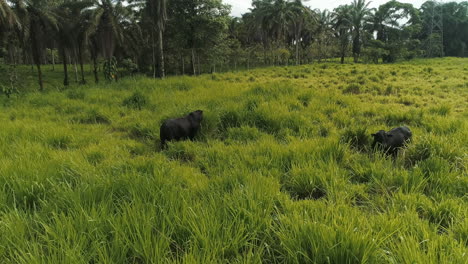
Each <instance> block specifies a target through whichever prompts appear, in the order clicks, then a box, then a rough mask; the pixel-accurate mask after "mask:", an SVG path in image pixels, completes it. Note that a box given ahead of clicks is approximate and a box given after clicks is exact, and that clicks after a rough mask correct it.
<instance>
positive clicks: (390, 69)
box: [0, 58, 468, 264]
mask: <svg viewBox="0 0 468 264" xmlns="http://www.w3.org/2000/svg"><path fill="white" fill-rule="evenodd" d="M22 74H23V75H24V78H25V79H27V78H29V77H27V76H26V75H25V74H27V72H26V71H25V72H23V73H22ZM45 75H47V72H46V74H45ZM54 76H55V75H54ZM56 78H57V79H52V80H50V83H56V84H57V86H53V87H51V86H47V83H46V92H44V93H38V92H22V93H21V94H19V95H18V94H14V95H13V96H12V98H10V99H7V98H6V97H5V96H4V95H1V96H0V124H1V126H0V262H2V263H28V264H30V263H467V262H468V211H467V209H466V208H468V196H467V193H468V141H467V138H468V111H467V109H468V108H467V106H468V60H467V59H456V58H445V59H432V60H415V61H411V62H406V63H399V64H393V65H360V64H359V65H339V64H335V63H324V64H314V65H304V66H297V67H274V68H266V69H256V70H252V71H242V72H237V73H222V74H215V75H202V76H199V77H170V78H167V79H165V80H153V79H148V78H144V77H136V78H127V79H123V80H122V81H121V82H118V83H112V84H101V85H99V86H95V85H92V84H88V85H86V86H72V87H70V88H68V89H66V90H62V89H61V88H57V87H59V86H58V85H59V83H60V79H59V78H60V76H59V74H56ZM31 85H32V84H31ZM56 88H57V89H56ZM24 90H29V91H33V90H34V88H30V89H28V87H24ZM58 90H61V91H58ZM197 109H202V110H203V111H204V120H203V122H202V125H201V131H200V134H199V135H198V136H197V138H196V140H195V141H183V142H173V143H169V144H168V147H167V149H165V150H164V151H161V150H160V149H159V126H160V124H161V123H162V121H163V120H165V119H168V118H173V117H180V116H184V115H186V114H188V113H189V112H191V111H194V110H197ZM400 125H405V126H408V127H409V128H410V129H411V130H412V132H413V139H412V142H411V143H410V144H409V146H408V148H407V149H405V150H404V151H403V152H402V153H400V155H399V156H398V157H397V158H396V159H395V160H393V159H392V158H387V157H385V156H384V155H383V154H381V153H374V152H373V151H372V150H371V149H370V145H371V143H372V142H371V134H372V133H375V132H376V131H378V130H380V129H384V130H389V129H391V128H393V127H397V126H400Z"/></svg>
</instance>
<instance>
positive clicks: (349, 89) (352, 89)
mask: <svg viewBox="0 0 468 264" xmlns="http://www.w3.org/2000/svg"><path fill="white" fill-rule="evenodd" d="M343 93H345V94H359V93H361V86H360V85H359V84H357V83H352V84H349V85H348V86H346V88H345V89H344V90H343Z"/></svg>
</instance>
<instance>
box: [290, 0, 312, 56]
mask: <svg viewBox="0 0 468 264" xmlns="http://www.w3.org/2000/svg"><path fill="white" fill-rule="evenodd" d="M289 7H290V8H291V14H292V18H291V22H290V23H291V24H292V31H293V33H294V43H295V47H296V65H299V61H300V60H299V42H301V38H300V34H301V31H302V29H303V27H304V24H305V23H306V21H307V19H308V18H311V17H314V16H313V12H312V10H310V9H309V8H307V7H305V6H304V5H303V4H302V0H294V1H293V2H291V3H290V5H289Z"/></svg>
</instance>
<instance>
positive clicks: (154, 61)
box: [151, 30, 156, 78]
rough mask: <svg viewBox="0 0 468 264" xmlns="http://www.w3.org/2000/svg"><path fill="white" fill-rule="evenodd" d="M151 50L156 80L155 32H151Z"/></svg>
mask: <svg viewBox="0 0 468 264" xmlns="http://www.w3.org/2000/svg"><path fill="white" fill-rule="evenodd" d="M151 48H152V52H153V78H156V43H155V41H154V30H151Z"/></svg>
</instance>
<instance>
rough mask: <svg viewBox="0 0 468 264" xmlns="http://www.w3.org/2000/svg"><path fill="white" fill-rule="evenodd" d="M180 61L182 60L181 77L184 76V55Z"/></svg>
mask: <svg viewBox="0 0 468 264" xmlns="http://www.w3.org/2000/svg"><path fill="white" fill-rule="evenodd" d="M180 59H181V60H182V75H185V60H184V55H181V56H180Z"/></svg>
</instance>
